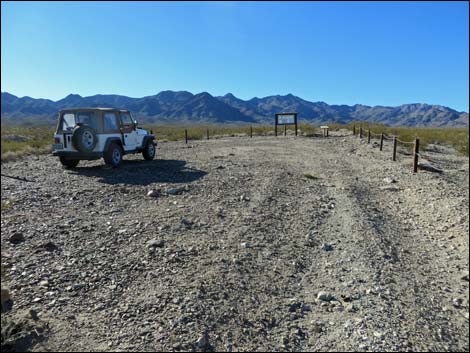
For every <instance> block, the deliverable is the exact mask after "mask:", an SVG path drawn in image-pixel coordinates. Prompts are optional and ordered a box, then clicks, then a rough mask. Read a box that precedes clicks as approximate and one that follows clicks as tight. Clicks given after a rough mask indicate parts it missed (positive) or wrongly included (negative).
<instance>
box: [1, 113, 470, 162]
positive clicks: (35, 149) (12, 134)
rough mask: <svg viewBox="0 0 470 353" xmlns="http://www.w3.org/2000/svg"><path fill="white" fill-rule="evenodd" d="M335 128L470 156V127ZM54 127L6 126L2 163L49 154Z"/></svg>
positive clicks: (219, 130)
mask: <svg viewBox="0 0 470 353" xmlns="http://www.w3.org/2000/svg"><path fill="white" fill-rule="evenodd" d="M328 126H329V127H330V129H331V130H339V129H348V130H352V129H353V126H355V128H356V132H357V133H359V127H362V128H363V130H364V136H367V130H368V129H369V128H370V129H371V131H372V132H374V133H381V132H384V133H385V134H386V135H388V136H392V135H397V136H399V138H400V139H401V140H404V141H414V139H415V138H416V137H419V138H420V144H421V148H423V149H424V148H426V146H427V145H429V144H432V143H437V144H444V145H450V146H452V147H454V148H455V149H456V150H457V151H459V152H460V153H462V154H464V155H467V156H468V155H469V129H468V128H411V127H387V126H384V125H378V124H367V123H361V122H352V123H350V124H347V125H343V124H328ZM143 127H144V128H146V129H149V130H153V132H154V133H155V134H156V135H157V137H158V139H159V140H160V141H178V140H184V138H185V129H187V131H188V139H189V140H203V139H206V138H207V130H209V138H212V137H214V136H249V135H250V126H249V125H248V126H247V125H197V126H189V125H188V126H183V125H173V126H168V125H151V126H150V125H144V126H143ZM252 129H253V136H267V135H273V134H274V126H272V125H253V126H252ZM287 129H288V131H292V130H293V126H288V128H287ZM299 129H300V130H301V132H302V134H305V135H307V136H309V135H310V136H311V135H314V134H317V135H320V134H321V130H320V128H319V127H318V126H313V125H310V124H299ZM53 134H54V127H53V126H47V127H43V126H41V127H31V126H27V127H26V126H23V127H21V126H2V132H1V160H2V162H5V161H11V160H15V159H18V158H19V157H22V156H24V155H29V154H40V153H49V152H50V151H51V145H52V141H53ZM278 134H279V135H282V134H284V128H283V127H282V126H279V127H278Z"/></svg>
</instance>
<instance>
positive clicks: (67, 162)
mask: <svg viewBox="0 0 470 353" xmlns="http://www.w3.org/2000/svg"><path fill="white" fill-rule="evenodd" d="M59 159H60V163H61V164H62V166H63V167H64V168H65V169H72V168H75V167H76V166H77V165H78V162H80V160H78V159H66V158H65V157H59Z"/></svg>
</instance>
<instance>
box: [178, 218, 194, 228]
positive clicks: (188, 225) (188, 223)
mask: <svg viewBox="0 0 470 353" xmlns="http://www.w3.org/2000/svg"><path fill="white" fill-rule="evenodd" d="M181 225H182V226H183V227H184V228H186V229H191V228H192V227H193V225H194V222H192V221H190V220H188V219H186V218H183V219H182V220H181Z"/></svg>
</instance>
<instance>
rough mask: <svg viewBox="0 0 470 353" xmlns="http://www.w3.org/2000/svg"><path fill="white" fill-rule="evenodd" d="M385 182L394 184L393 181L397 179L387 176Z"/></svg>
mask: <svg viewBox="0 0 470 353" xmlns="http://www.w3.org/2000/svg"><path fill="white" fill-rule="evenodd" d="M384 182H386V183H387V184H393V183H396V182H397V181H396V180H395V179H394V178H392V177H386V178H384Z"/></svg>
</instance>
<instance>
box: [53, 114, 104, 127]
mask: <svg viewBox="0 0 470 353" xmlns="http://www.w3.org/2000/svg"><path fill="white" fill-rule="evenodd" d="M77 124H81V125H87V126H90V127H92V128H93V129H95V130H96V128H97V121H96V116H95V113H94V112H89V111H84V112H80V111H77V112H69V113H64V114H62V118H61V121H60V125H59V130H61V131H72V130H73V129H74V128H75V126H77Z"/></svg>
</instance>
